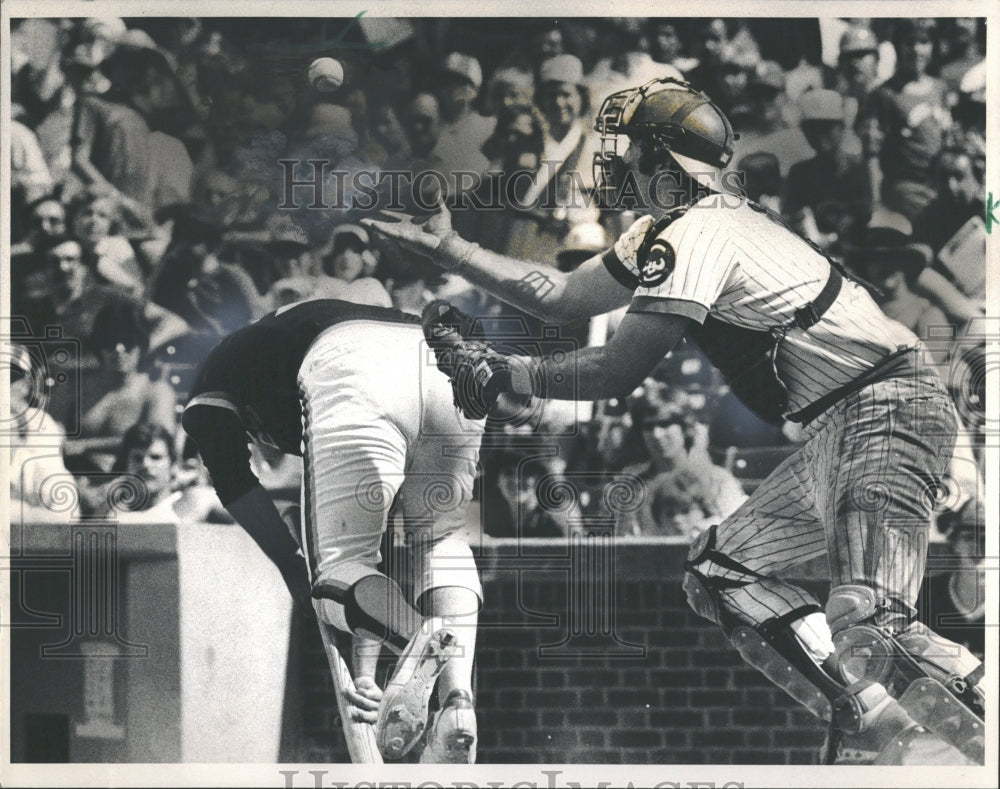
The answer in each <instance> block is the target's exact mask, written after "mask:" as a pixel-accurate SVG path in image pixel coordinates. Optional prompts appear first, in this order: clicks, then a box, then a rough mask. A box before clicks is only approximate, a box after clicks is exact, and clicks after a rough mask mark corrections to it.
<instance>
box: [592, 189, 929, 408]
mask: <svg viewBox="0 0 1000 789" xmlns="http://www.w3.org/2000/svg"><path fill="white" fill-rule="evenodd" d="M652 226H653V219H652V217H642V218H641V219H639V220H637V221H636V222H635V224H633V226H632V227H631V228H629V230H627V231H626V232H625V234H623V236H622V238H620V239H619V241H618V243H616V244H615V248H614V254H612V255H606V256H605V258H604V261H605V265H606V266H607V267H608V270H609V271H610V272H611V273H612V274H613V275H614V276H615V277H616V278H617V279H618V280H619V281H621V282H623V283H625V282H628V283H629V285H630V287H633V288H634V293H633V298H632V304H631V306H630V308H629V311H630V312H659V313H670V314H675V315H683V316H685V317H688V318H691V319H692V320H695V321H697V322H699V323H702V322H704V320H705V319H706V317H707V316H709V315H711V316H712V317H714V318H716V319H717V320H719V321H722V322H723V323H724V324H729V325H732V326H735V327H740V328H743V329H751V330H756V331H765V332H767V331H779V332H780V334H781V335H782V336H783V339H782V340H781V341H780V342H779V344H778V350H777V353H776V356H775V368H776V370H777V373H778V376H779V378H780V380H781V382H782V383H783V384H784V386H785V388H786V389H787V392H788V406H787V409H786V413H795V412H797V411H800V410H802V409H803V408H805V407H806V406H808V405H810V404H811V403H814V402H815V401H817V400H819V399H820V398H821V397H823V396H824V395H827V394H829V393H830V392H831V391H833V390H835V389H837V388H839V387H841V386H845V385H847V384H848V383H850V382H851V381H852V380H854V379H855V378H857V377H858V376H859V375H861V374H862V373H864V372H865V371H867V370H868V369H870V368H871V367H873V366H874V365H875V364H876V363H877V362H878V361H880V360H881V359H883V358H884V357H886V356H888V355H889V354H891V353H893V352H895V351H897V350H899V349H901V348H910V347H916V346H917V337H916V336H915V335H914V334H913V333H912V332H910V331H909V330H908V329H906V328H905V327H904V326H903V325H902V324H899V323H897V322H895V321H893V320H890V319H889V318H887V317H886V316H885V315H884V314H883V312H882V311H881V309H880V308H879V307H878V305H877V304H876V303H875V302H874V300H873V299H872V298H871V296H870V295H869V294H868V292H867V291H866V290H865V289H864V288H863V287H861V286H860V285H858V284H857V283H855V282H852V281H850V280H846V281H845V282H844V284H843V287H842V289H841V292H840V294H839V295H838V297H837V299H836V301H834V303H833V304H832V305H831V306H830V308H829V309H828V310H827V311H826V312H825V313H824V315H823V316H822V318H821V319H820V320H819V322H818V323H817V324H816V325H814V326H812V327H811V328H809V329H802V328H799V327H797V326H795V327H793V328H788V329H783V328H782V327H787V326H789V324H791V323H792V322H793V321H794V320H795V311H796V310H798V309H800V308H802V307H805V306H806V305H808V304H810V303H811V302H812V301H813V300H814V299H815V298H816V297H817V296H818V295H819V293H820V291H821V290H822V289H823V287H824V285H825V284H826V282H827V279H828V278H829V276H830V262H829V261H828V260H827V259H826V257H824V256H823V255H822V254H821V253H819V252H818V251H816V250H815V249H814V248H813V247H812V246H810V245H809V244H808V243H806V242H805V241H804V240H803V239H802V238H800V237H799V236H797V235H796V234H795V233H794V232H792V231H791V230H789V229H788V228H787V227H785V226H784V225H783V224H782V223H781V222H780V221H777V220H776V219H775V218H773V217H772V216H771V215H770V214H768V213H767V212H766V211H765V210H764V209H763V208H761V207H759V206H757V205H756V204H754V203H751V202H750V201H747V200H737V198H735V197H734V196H731V195H729V196H726V197H725V199H723V198H722V197H720V196H718V195H712V196H709V197H707V198H704V199H702V200H700V201H699V202H698V203H695V204H693V205H692V206H690V207H689V208H687V210H686V211H684V212H683V213H681V214H680V215H679V216H677V217H676V218H675V219H674V220H673V221H671V222H670V223H669V224H667V226H666V227H665V228H664V229H662V230H660V231H659V232H658V233H657V234H656V235H655V237H654V238H652V239H648V238H646V236H647V234H648V233H649V230H650V228H651V227H652ZM643 241H645V247H644V254H642V255H639V254H638V251H639V247H640V245H641V244H642V243H643Z"/></svg>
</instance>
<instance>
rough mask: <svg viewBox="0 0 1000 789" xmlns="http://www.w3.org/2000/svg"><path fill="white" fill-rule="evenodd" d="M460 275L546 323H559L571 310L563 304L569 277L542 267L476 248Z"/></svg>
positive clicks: (466, 260)
mask: <svg viewBox="0 0 1000 789" xmlns="http://www.w3.org/2000/svg"><path fill="white" fill-rule="evenodd" d="M449 252H450V249H449V248H447V247H446V249H445V250H442V254H448V253H449ZM457 273H459V274H461V276H462V277H464V278H465V279H467V280H468V281H469V282H470V283H472V284H473V285H477V286H479V287H481V288H483V289H484V290H486V291H488V292H489V293H491V294H493V295H494V296H496V297H497V298H498V299H501V300H503V301H505V302H507V303H508V304H513V305H514V306H515V307H518V308H520V309H522V310H524V311H525V312H527V313H530V314H531V315H534V316H535V317H538V318H542V319H543V320H544V319H547V320H556V321H559V320H561V319H562V317H563V313H564V312H566V311H567V309H568V307H567V305H565V304H564V303H563V296H564V292H565V289H566V274H564V273H563V272H561V271H558V270H556V269H554V268H552V267H551V266H546V265H544V264H542V263H533V262H529V261H524V260H517V259H515V258H511V257H507V256H506V255H499V254H497V253H495V252H490V251H489V250H486V249H481V248H475V249H474V251H473V252H472V253H471V254H470V255H469V256H468V257H467V258H466V259H465V262H464V264H463V265H462V266H461V268H460V269H459V270H458V272H457Z"/></svg>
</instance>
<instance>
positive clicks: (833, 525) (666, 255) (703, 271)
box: [367, 78, 984, 764]
mask: <svg viewBox="0 0 1000 789" xmlns="http://www.w3.org/2000/svg"><path fill="white" fill-rule="evenodd" d="M597 130H598V131H599V132H600V133H601V136H602V151H601V153H600V154H599V155H598V156H597V157H596V162H595V164H596V165H597V166H598V167H599V169H600V170H601V183H602V187H601V188H602V190H603V192H604V194H605V195H606V196H610V197H614V196H615V195H616V194H617V195H619V196H620V195H622V194H624V193H625V192H626V191H628V192H629V193H630V194H632V195H636V194H638V195H639V196H640V198H641V197H643V196H647V197H651V196H653V195H661V194H664V193H666V192H667V191H668V190H669V194H670V196H671V198H672V199H673V203H672V204H671V205H670V207H669V209H667V210H661V211H658V212H657V215H655V216H654V215H649V216H643V217H642V218H640V219H638V220H637V221H636V222H635V223H634V224H633V225H632V226H631V227H630V228H629V229H628V230H627V231H626V232H625V233H624V234H622V236H621V237H620V238H619V239H618V241H617V242H616V243H615V245H614V247H613V248H611V249H609V250H607V251H605V252H604V253H603V254H600V255H596V256H595V257H593V258H592V259H591V260H589V261H587V262H586V263H584V264H583V265H582V266H580V267H579V268H578V269H576V270H575V271H573V272H572V273H569V274H563V273H560V272H558V271H556V270H554V268H553V267H551V266H546V265H540V264H536V263H529V262H524V261H518V260H513V259H511V258H507V257H503V256H499V255H496V254H493V253H490V252H487V251H485V250H482V249H480V248H479V247H478V245H475V244H471V243H469V242H468V241H466V240H464V239H462V238H461V237H459V236H458V234H457V233H455V232H454V231H450V228H449V226H448V223H447V222H446V221H444V220H443V219H442V218H440V217H438V218H436V219H435V220H434V221H433V222H429V223H424V224H417V223H416V222H415V221H413V222H401V223H388V222H376V221H367V224H368V225H369V226H370V227H372V228H374V229H376V230H378V231H380V232H382V233H383V234H385V235H387V236H389V237H392V238H394V239H396V240H397V241H399V242H400V243H402V244H403V245H404V246H407V247H408V248H410V249H412V250H415V251H418V252H421V253H423V254H425V255H427V256H429V257H430V258H431V259H432V260H434V261H436V262H437V263H438V264H439V265H442V266H444V267H445V268H449V269H451V270H453V271H456V272H458V273H460V274H461V275H462V276H464V277H465V278H466V279H468V280H469V281H471V282H473V283H474V284H477V285H479V286H482V287H484V288H485V289H487V290H489V291H490V292H492V293H494V294H495V295H497V296H499V297H500V298H503V299H505V300H507V301H509V302H511V303H513V304H515V305H517V306H518V307H520V308H522V309H525V310H527V311H528V312H531V313H533V314H535V315H537V316H538V317H541V318H543V319H547V320H549V321H553V322H556V323H562V322H566V321H568V320H572V319H576V318H580V317H584V316H592V315H597V314H600V313H602V312H606V311H608V310H611V309H614V308H616V307H619V306H621V305H623V304H629V305H630V306H629V309H628V313H627V314H626V316H625V317H624V318H623V319H622V321H621V324H620V325H619V327H618V329H617V330H616V332H615V334H614V335H613V337H612V338H611V339H610V340H609V342H608V344H607V345H605V346H602V347H592V348H583V349H580V350H578V351H577V352H575V353H573V354H570V355H569V356H568V357H566V358H558V359H557V358H544V359H536V358H528V357H514V356H504V355H502V354H499V353H497V352H496V351H495V350H493V349H492V348H490V347H489V346H487V345H485V344H483V343H474V342H467V341H465V340H464V338H463V336H462V335H463V334H464V333H465V331H464V326H463V321H464V320H465V318H464V317H463V316H461V315H460V314H458V313H457V311H455V310H451V309H448V308H447V307H445V306H441V305H437V306H435V307H434V309H433V311H432V314H429V315H428V316H426V321H425V333H427V336H428V338H429V339H430V340H431V342H432V344H433V345H435V347H436V350H437V352H438V360H439V367H440V368H441V369H442V370H443V371H444V372H445V373H446V374H448V376H449V377H450V378H451V379H452V383H453V389H454V390H455V397H456V402H457V403H458V404H459V406H460V407H461V408H462V410H463V411H464V412H465V413H466V414H468V415H470V416H473V417H476V416H479V415H481V414H483V413H485V410H486V409H487V408H488V406H489V404H490V403H491V402H492V401H493V400H494V399H495V398H496V397H497V396H498V395H499V394H500V393H507V394H514V395H516V396H520V397H523V398H528V397H530V396H532V395H534V396H538V397H545V398H557V399H578V400H598V399H605V398H609V397H617V396H623V395H625V394H627V393H628V392H630V391H631V390H632V389H634V388H635V387H636V386H637V385H638V384H640V383H641V382H642V380H643V379H644V378H645V377H646V375H647V374H648V373H649V372H650V371H651V370H652V368H653V367H654V366H655V365H656V363H657V362H659V361H660V360H661V359H662V358H663V356H664V355H665V354H666V353H668V352H669V351H670V350H671V349H672V348H673V347H674V345H675V344H676V343H677V342H678V341H679V340H680V339H681V337H682V336H684V335H687V336H689V337H690V338H692V339H693V340H695V341H696V342H697V343H698V344H699V345H700V346H701V348H702V350H703V351H705V353H706V354H707V355H708V356H709V358H710V359H711V360H712V361H713V363H714V364H715V365H716V367H717V368H718V369H719V370H720V371H721V372H722V374H723V375H724V377H725V378H726V379H727V381H728V383H729V385H730V387H731V388H732V390H733V391H734V393H735V394H736V395H737V396H739V397H740V399H741V400H743V402H744V403H746V404H747V405H748V406H749V407H751V408H752V409H753V410H755V411H756V412H757V413H758V414H760V415H762V416H764V417H766V418H768V419H770V420H772V421H774V420H780V419H782V418H784V419H788V420H791V421H794V422H799V423H801V424H802V425H803V433H804V437H805V442H804V444H803V445H802V447H801V448H800V449H799V451H797V452H796V453H795V454H794V455H793V456H792V457H790V458H788V459H787V460H786V461H785V462H784V463H782V464H781V465H780V466H779V467H778V468H777V469H776V470H775V471H774V472H773V473H772V475H771V476H770V477H769V478H768V479H767V480H766V481H765V482H764V483H763V484H762V485H761V486H760V487H759V489H758V490H757V491H756V492H755V493H754V494H753V495H752V496H751V497H750V498H749V499H748V500H747V502H746V503H745V504H744V505H743V506H741V507H740V508H739V509H738V510H737V511H736V512H735V513H733V515H731V516H730V517H729V518H727V519H726V520H724V521H723V522H722V523H720V524H718V525H717V526H715V527H713V528H710V529H708V530H707V531H705V532H704V533H702V534H701V535H700V536H699V537H698V538H697V539H696V540H695V541H694V543H693V545H692V546H691V550H690V554H689V557H688V561H687V564H686V570H687V572H686V575H685V580H684V589H685V591H686V593H687V596H688V600H689V602H690V604H691V606H692V607H693V608H694V610H695V611H697V612H698V613H699V614H700V615H701V616H703V617H706V618H708V619H710V620H711V621H713V622H715V623H717V624H719V625H720V626H721V627H722V628H723V630H724V631H725V633H726V635H727V636H728V637H729V638H730V640H731V641H732V642H733V644H734V646H735V647H736V648H737V649H738V650H739V652H740V653H741V655H742V656H743V658H744V659H745V660H746V661H747V662H748V663H750V664H751V665H753V666H755V667H756V668H757V669H759V670H760V671H762V672H763V673H764V674H765V675H766V676H768V677H769V678H770V679H771V680H772V681H773V682H775V683H776V684H778V685H779V686H780V687H782V688H783V689H784V690H785V691H787V692H788V693H789V694H790V695H792V696H793V697H794V698H796V699H797V700H798V701H800V702H801V703H802V704H804V705H805V706H806V707H808V708H809V709H810V710H811V711H813V712H814V713H815V714H816V715H818V716H820V717H821V718H823V719H825V720H827V721H829V724H830V736H829V738H828V742H827V747H826V749H825V752H826V755H825V759H826V761H827V762H828V763H833V762H837V763H875V764H903V763H917V762H920V761H923V762H924V763H928V764H968V763H970V762H978V763H981V762H982V760H983V754H984V737H983V722H982V716H983V703H984V695H983V692H982V689H981V680H982V677H983V668H982V665H981V664H980V662H979V661H978V660H976V659H975V658H974V657H973V656H972V655H971V654H970V653H969V652H968V651H966V650H965V649H964V648H963V647H960V646H958V645H956V644H953V643H952V642H950V641H946V640H944V639H942V638H940V637H938V636H936V635H935V634H934V633H932V632H931V631H930V630H929V629H928V628H927V627H926V626H925V625H923V624H922V623H920V622H918V621H916V620H915V616H916V610H915V608H914V604H915V602H916V596H917V592H918V590H919V587H920V583H921V579H922V577H923V573H924V566H925V559H926V553H925V552H926V543H927V539H926V538H927V533H928V529H929V524H930V520H931V513H932V508H933V506H934V504H935V495H936V491H937V490H938V488H939V486H940V485H941V483H942V480H943V477H944V475H945V473H946V469H947V466H948V460H949V457H950V455H951V452H952V448H953V445H954V440H955V432H956V416H955V411H954V408H953V406H952V404H951V401H950V400H949V397H948V394H947V392H946V390H945V388H944V386H943V384H942V383H941V381H940V380H939V378H938V376H937V373H936V372H935V371H934V370H932V369H930V368H929V367H927V366H926V365H925V364H924V363H923V360H922V353H921V347H920V344H919V342H918V340H917V338H916V337H915V336H914V335H913V334H912V333H911V332H910V331H908V330H907V329H906V328H904V327H903V326H901V325H900V324H898V323H896V322H894V321H892V320H889V319H888V318H886V317H885V315H884V314H883V313H882V312H881V311H880V310H879V308H878V307H877V306H876V304H875V303H874V301H873V300H872V298H871V297H870V295H869V293H868V292H867V291H866V289H865V288H864V287H862V285H860V284H859V283H857V282H855V281H853V280H852V279H851V278H850V277H849V276H847V274H846V272H844V271H843V270H842V269H840V267H839V266H837V265H836V264H834V263H833V262H832V261H830V260H829V259H827V258H826V257H824V256H823V255H822V254H821V253H820V252H819V251H817V250H816V249H815V248H813V247H812V246H811V245H809V244H808V243H807V242H806V241H804V240H802V239H801V238H800V237H798V236H797V235H795V234H794V233H793V232H792V231H790V230H789V229H788V228H786V227H785V226H784V225H783V224H782V223H781V222H780V221H779V220H777V219H775V218H773V217H772V216H771V215H769V214H768V213H767V212H766V211H765V210H764V209H763V208H761V207H759V206H757V205H755V204H753V203H752V202H750V201H748V200H746V199H744V198H743V197H741V196H738V195H734V194H732V193H729V192H728V191H727V190H726V189H725V188H724V186H723V185H722V184H723V178H722V176H723V173H722V170H723V168H725V166H726V165H727V164H728V163H729V160H730V158H731V156H732V141H733V137H734V135H733V132H732V129H731V127H730V125H729V122H728V120H727V119H726V118H725V116H724V115H723V113H722V112H721V111H720V110H719V109H718V107H716V106H715V105H714V104H713V103H712V102H711V100H710V99H709V97H708V96H706V95H705V94H704V93H700V92H698V91H696V90H695V89H693V88H692V87H691V86H690V85H689V84H687V83H684V82H680V81H677V80H673V79H669V78H668V79H662V80H654V81H652V82H650V83H647V84H646V85H643V86H642V87H639V88H635V89H630V90H626V91H622V92H620V93H617V94H614V95H612V96H610V97H609V98H608V99H606V101H605V102H604V105H603V106H602V108H601V110H600V112H599V114H598V119H597ZM622 136H625V137H627V138H628V143H629V146H628V149H627V150H626V151H624V153H620V152H619V149H618V144H619V142H620V140H621V137H622ZM623 179H624V180H623ZM626 185H628V190H626V189H625V188H624V187H625V186H626ZM660 205H661V206H662V205H663V201H662V198H661V201H660ZM824 553H825V554H826V555H827V556H828V557H829V564H830V573H831V580H832V587H831V592H830V595H829V598H828V600H827V602H826V605H825V608H824V607H822V606H821V605H820V604H819V602H818V601H817V600H816V599H814V598H813V597H812V596H811V595H810V594H809V593H808V592H806V591H805V590H803V589H800V588H798V587H796V586H794V585H792V584H789V583H787V582H786V581H784V580H782V579H781V578H780V577H779V576H778V573H779V572H780V571H781V570H783V569H785V568H788V567H791V566H794V565H796V564H799V563H801V562H803V561H805V560H808V559H811V558H814V557H817V556H820V555H821V554H824ZM956 700H958V701H960V702H961V703H955V702H956Z"/></svg>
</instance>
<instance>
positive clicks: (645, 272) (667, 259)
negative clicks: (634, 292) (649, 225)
mask: <svg viewBox="0 0 1000 789" xmlns="http://www.w3.org/2000/svg"><path fill="white" fill-rule="evenodd" d="M675 261H676V255H675V254H674V248H673V247H672V246H670V244H669V243H667V242H666V241H663V240H662V239H657V240H656V241H654V242H653V243H652V244H651V245H650V247H649V251H648V252H647V254H646V255H645V259H644V260H643V261H642V266H641V268H640V269H639V285H640V286H641V287H644V288H655V287H656V286H657V285H662V284H663V282H664V281H665V280H666V279H667V277H669V276H670V274H671V273H672V272H673V270H674V262H675Z"/></svg>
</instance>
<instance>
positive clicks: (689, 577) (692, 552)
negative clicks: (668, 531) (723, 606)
mask: <svg viewBox="0 0 1000 789" xmlns="http://www.w3.org/2000/svg"><path fill="white" fill-rule="evenodd" d="M714 542H715V527H714V526H712V527H711V528H710V529H706V530H705V531H703V532H702V533H701V534H699V535H698V536H697V537H695V539H694V541H693V542H692V543H691V548H690V549H689V550H688V558H687V561H686V562H684V581H683V583H682V584H681V588H682V589H684V594H685V595H686V596H687V601H688V605H689V606H691V608H692V609H694V612H695V613H696V614H698V615H699V616H702V617H704V618H705V619H708V620H709V621H711V622H715V623H716V624H721V620H720V616H719V594H718V589H717V588H716V584H715V583H713V581H712V579H711V578H710V577H709V576H707V575H705V574H704V573H703V572H702V571H701V570H700V569H699V568H700V567H701V566H702V565H703V564H704V562H705V560H706V553H707V552H708V550H709V549H710V548H711V546H712V544H713V543H714Z"/></svg>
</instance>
